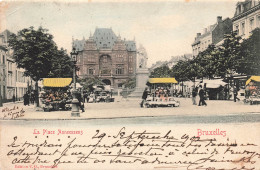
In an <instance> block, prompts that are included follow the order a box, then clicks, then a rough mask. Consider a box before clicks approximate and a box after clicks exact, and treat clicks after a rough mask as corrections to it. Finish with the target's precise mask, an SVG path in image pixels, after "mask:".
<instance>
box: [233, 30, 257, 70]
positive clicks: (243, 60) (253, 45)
mask: <svg viewBox="0 0 260 170" xmlns="http://www.w3.org/2000/svg"><path fill="white" fill-rule="evenodd" d="M238 62H239V63H238V65H237V67H236V70H237V72H238V73H241V74H246V75H260V67H259V65H260V28H256V29H255V30H253V31H252V35H251V36H250V37H249V38H248V39H245V40H244V41H243V42H242V44H241V55H240V57H239V58H238Z"/></svg>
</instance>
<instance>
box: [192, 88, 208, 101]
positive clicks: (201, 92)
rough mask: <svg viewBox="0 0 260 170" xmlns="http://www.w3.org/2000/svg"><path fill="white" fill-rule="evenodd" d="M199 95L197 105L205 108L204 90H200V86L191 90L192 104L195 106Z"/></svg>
mask: <svg viewBox="0 0 260 170" xmlns="http://www.w3.org/2000/svg"><path fill="white" fill-rule="evenodd" d="M198 94H199V98H200V100H199V104H198V106H207V103H206V102H205V98H206V97H205V90H204V89H203V88H202V85H199V88H198V87H193V89H192V94H191V95H192V104H193V105H197V100H196V97H197V95H198Z"/></svg>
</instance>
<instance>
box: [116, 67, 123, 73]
mask: <svg viewBox="0 0 260 170" xmlns="http://www.w3.org/2000/svg"><path fill="white" fill-rule="evenodd" d="M116 74H118V75H122V74H124V68H123V66H122V65H117V68H116Z"/></svg>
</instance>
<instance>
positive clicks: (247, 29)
mask: <svg viewBox="0 0 260 170" xmlns="http://www.w3.org/2000/svg"><path fill="white" fill-rule="evenodd" d="M237 8H238V6H237ZM254 9H255V10H254ZM232 20H233V31H237V33H238V35H239V36H241V37H242V38H243V39H246V38H248V37H249V36H250V35H251V31H252V30H254V29H255V28H257V27H258V28H260V4H258V5H256V6H253V7H252V8H251V10H250V9H249V10H247V11H245V12H242V13H240V14H238V15H236V16H235V17H234V18H233V19H232Z"/></svg>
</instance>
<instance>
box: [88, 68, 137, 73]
mask: <svg viewBox="0 0 260 170" xmlns="http://www.w3.org/2000/svg"><path fill="white" fill-rule="evenodd" d="M100 73H101V74H111V70H109V69H105V70H102V71H101V72H100ZM129 73H133V68H132V67H129ZM87 74H89V75H94V74H95V69H93V68H89V69H88V73H87ZM116 74H117V75H122V74H124V68H123V67H117V68H116Z"/></svg>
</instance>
